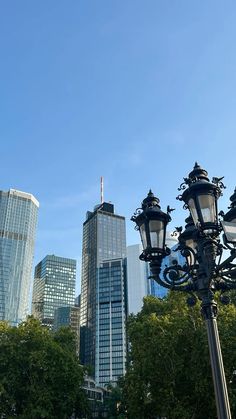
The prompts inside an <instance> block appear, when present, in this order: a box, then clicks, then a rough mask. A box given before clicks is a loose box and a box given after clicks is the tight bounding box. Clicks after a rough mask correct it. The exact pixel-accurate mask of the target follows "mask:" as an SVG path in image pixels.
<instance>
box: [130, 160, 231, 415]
mask: <svg viewBox="0 0 236 419" xmlns="http://www.w3.org/2000/svg"><path fill="white" fill-rule="evenodd" d="M222 179H223V178H216V177H215V178H213V179H212V182H210V181H209V178H208V173H207V171H206V170H204V169H202V168H201V167H200V166H199V164H198V163H196V164H195V166H194V168H193V170H192V171H191V172H190V173H189V176H188V178H184V182H183V183H182V184H181V185H180V188H179V190H180V191H183V192H182V195H179V196H178V197H177V199H179V200H180V201H183V202H184V208H185V209H189V211H190V214H191V215H190V217H188V218H187V219H186V227H185V230H184V231H183V232H182V228H178V229H177V230H178V232H179V233H180V234H179V237H178V239H179V246H178V248H177V251H179V252H181V254H182V256H184V257H185V260H186V262H185V263H184V264H183V266H180V265H178V264H174V265H172V266H168V267H166V268H165V269H164V271H163V273H162V275H160V272H161V263H162V260H163V258H164V257H165V256H166V255H167V254H168V253H169V252H170V250H169V249H168V248H167V247H166V245H165V237H166V228H167V224H168V223H169V221H170V220H171V217H170V212H171V211H172V210H171V209H170V208H169V207H168V208H167V213H164V212H163V211H161V208H160V205H159V199H158V198H156V197H155V196H154V195H153V193H152V192H151V191H150V192H149V194H148V196H147V198H145V199H144V200H143V202H142V208H139V209H137V210H136V212H135V214H134V215H133V217H132V218H131V219H132V221H134V222H135V223H136V229H137V230H139V231H140V235H141V240H142V243H143V252H142V254H141V255H140V259H142V260H145V261H146V262H149V263H150V269H151V272H152V275H153V278H154V279H155V281H156V282H158V284H160V285H162V286H164V287H165V288H169V289H172V290H176V291H184V292H187V293H189V298H188V300H187V301H188V302H189V304H191V305H192V304H193V303H194V301H195V300H196V297H197V298H198V299H199V300H200V301H201V312H202V315H203V317H204V319H205V322H206V327H207V334H208V344H209V351H210V358H211V366H212V375H213V382H214V389H215V396H216V407H217V415H218V418H219V419H230V418H231V413H230V405H229V400H228V393H227V386H226V381H225V374H224V367H223V361H222V355H221V349H220V341H219V334H218V328H217V321H216V318H217V304H216V302H215V300H214V293H215V292H216V291H220V292H221V294H222V298H221V300H222V302H224V303H227V302H229V298H228V297H227V296H225V294H224V293H225V292H226V291H227V290H230V289H236V264H234V263H233V261H234V259H235V258H236V189H235V191H234V194H233V195H232V196H231V198H230V199H231V205H230V210H229V211H228V213H227V214H225V215H224V213H223V212H222V211H221V213H220V215H221V216H223V220H222V221H220V220H219V217H218V209H217V201H218V199H219V197H220V196H221V195H222V189H224V188H225V186H224V185H223V183H222ZM222 231H223V232H224V234H223V242H224V245H225V246H226V247H227V248H228V249H229V250H230V256H229V257H228V258H226V259H225V260H224V261H223V262H221V258H222V255H223V249H224V248H225V246H223V245H222V244H221V243H220V234H221V232H222ZM195 296H196V297H195Z"/></svg>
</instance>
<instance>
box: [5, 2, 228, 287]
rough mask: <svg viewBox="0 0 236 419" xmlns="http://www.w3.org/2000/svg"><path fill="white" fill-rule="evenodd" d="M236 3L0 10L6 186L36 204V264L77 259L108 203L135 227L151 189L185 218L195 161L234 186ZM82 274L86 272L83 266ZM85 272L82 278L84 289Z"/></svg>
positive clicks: (27, 5) (36, 5)
mask: <svg viewBox="0 0 236 419" xmlns="http://www.w3.org/2000/svg"><path fill="white" fill-rule="evenodd" d="M235 21H236V3H235V1H233V0H232V1H229V0H225V1H223V0H222V1H220V0H205V1H189V0H148V1H140V0H125V1H122V0H93V1H92V0H83V1H82V0H69V1H65V0H63V1H62V0H50V1H47V0H41V1H32V0H28V1H26V0H21V1H16V0H15V1H11V0H10V1H9V0H3V1H2V2H1V4H0V62H1V65H0V139H1V184H0V188H1V189H4V190H8V189H9V188H15V189H19V190H23V191H27V192H31V193H33V194H34V195H35V196H36V198H37V199H38V200H39V201H40V211H39V223H38V232H37V241H36V249H35V264H36V263H37V262H38V261H39V260H40V259H42V258H43V257H44V256H45V255H46V254H52V253H54V254H56V255H59V256H65V257H72V258H75V259H77V260H78V263H79V264H80V259H81V240H82V223H83V221H84V219H85V214H86V211H87V210H88V209H92V208H93V206H94V205H95V204H96V203H98V202H99V200H100V176H103V177H104V197H105V200H107V201H112V202H113V203H114V204H115V208H116V212H117V213H119V214H121V215H125V216H126V217H127V242H128V244H133V243H136V242H138V241H139V237H138V234H137V232H135V231H134V230H133V224H132V223H131V222H130V221H129V219H130V216H131V215H132V213H133V211H134V210H135V209H136V207H138V206H139V205H140V202H141V200H142V199H143V198H144V196H145V195H146V193H147V191H148V189H149V188H150V187H151V188H152V189H153V191H154V192H155V193H156V194H157V195H158V196H159V198H160V199H161V204H162V208H163V209H165V208H166V206H167V204H169V205H170V206H172V207H174V208H176V211H175V212H174V213H172V214H173V223H172V225H171V227H174V226H176V225H177V226H178V225H181V224H183V223H184V219H185V218H186V216H187V214H186V212H184V211H183V210H182V205H181V203H179V202H178V201H176V200H175V197H176V196H177V194H178V191H177V187H178V186H179V184H180V183H181V181H182V178H183V177H184V176H186V175H187V174H188V173H189V171H190V170H191V169H192V167H193V165H194V162H195V161H198V162H199V163H200V164H201V165H202V166H203V167H204V168H206V169H207V170H208V171H209V175H210V177H212V176H223V175H225V183H226V185H227V189H226V191H225V193H224V197H223V198H222V199H221V204H220V207H221V209H226V207H227V205H228V198H229V196H230V195H231V194H232V192H233V189H234V187H235V185H236V170H235V148H236V147H235V138H236V25H235ZM79 264H78V266H79ZM79 278H80V272H78V289H79Z"/></svg>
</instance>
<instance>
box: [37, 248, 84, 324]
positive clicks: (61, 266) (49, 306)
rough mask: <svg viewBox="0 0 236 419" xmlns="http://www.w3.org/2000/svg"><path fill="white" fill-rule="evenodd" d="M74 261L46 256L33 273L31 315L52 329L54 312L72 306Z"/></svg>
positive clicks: (74, 278) (73, 297)
mask: <svg viewBox="0 0 236 419" xmlns="http://www.w3.org/2000/svg"><path fill="white" fill-rule="evenodd" d="M75 280H76V260H74V259H69V258H63V257H60V256H55V255H47V256H45V258H44V259H43V260H41V262H39V263H38V264H37V266H36V267H35V272H34V287H33V297H32V314H33V315H34V316H35V317H36V318H37V319H39V320H40V321H41V323H42V324H43V325H45V326H48V327H50V328H52V327H53V322H54V315H55V310H56V309H57V308H59V307H70V306H74V301H75Z"/></svg>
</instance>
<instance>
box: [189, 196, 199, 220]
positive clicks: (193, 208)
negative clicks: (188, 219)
mask: <svg viewBox="0 0 236 419" xmlns="http://www.w3.org/2000/svg"><path fill="white" fill-rule="evenodd" d="M188 206H189V209H190V212H191V215H192V217H193V222H194V224H195V225H197V224H198V216H197V210H196V206H195V202H194V199H193V198H190V200H189V201H188Z"/></svg>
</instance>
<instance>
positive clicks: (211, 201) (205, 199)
mask: <svg viewBox="0 0 236 419" xmlns="http://www.w3.org/2000/svg"><path fill="white" fill-rule="evenodd" d="M198 202H199V205H200V208H201V213H202V218H203V222H204V223H215V222H216V209H215V197H214V196H213V195H199V197H198Z"/></svg>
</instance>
